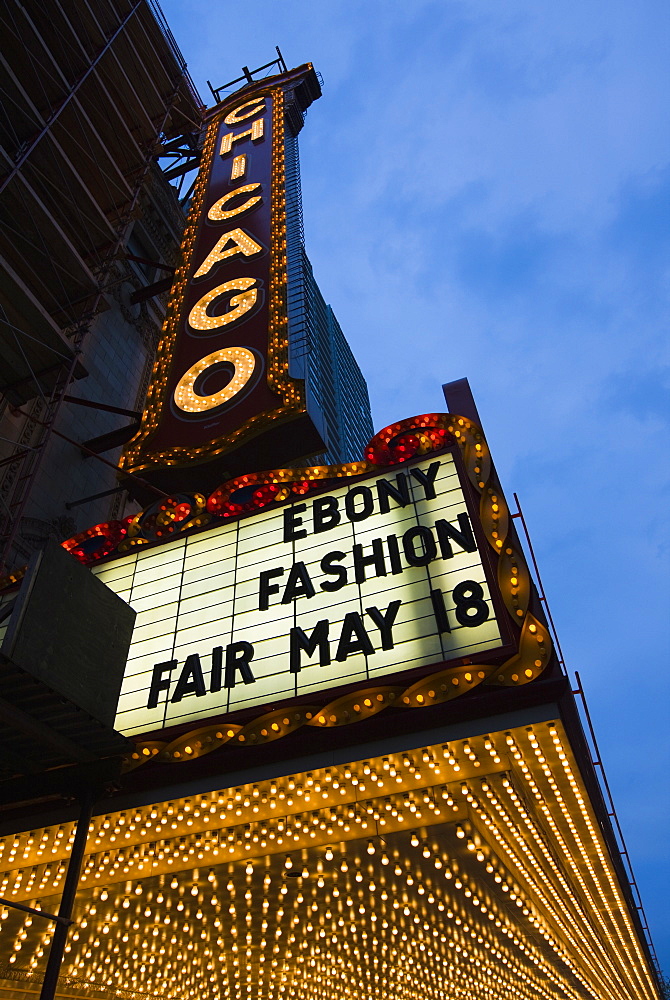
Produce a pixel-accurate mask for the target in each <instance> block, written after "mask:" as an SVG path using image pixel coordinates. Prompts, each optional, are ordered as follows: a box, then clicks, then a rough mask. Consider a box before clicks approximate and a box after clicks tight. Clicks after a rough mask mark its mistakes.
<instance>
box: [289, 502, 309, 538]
mask: <svg viewBox="0 0 670 1000" xmlns="http://www.w3.org/2000/svg"><path fill="white" fill-rule="evenodd" d="M306 510H307V504H306V503H294V504H293V505H292V506H291V507H286V509H285V510H284V541H285V542H293V541H295V539H296V538H306V537H307V528H300V527H299V525H301V524H302V518H301V517H298V514H302V513H303V512H304V511H306Z"/></svg>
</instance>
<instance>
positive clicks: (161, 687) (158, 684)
mask: <svg viewBox="0 0 670 1000" xmlns="http://www.w3.org/2000/svg"><path fill="white" fill-rule="evenodd" d="M176 666H177V661H176V660H166V661H165V663H157V664H156V665H155V667H154V670H153V673H152V675H151V687H150V688H149V700H148V701H147V708H155V707H156V705H157V704H158V695H159V694H160V693H161V691H169V690H170V678H169V677H164V676H163V674H169V673H171V672H172V671H173V670H174V669H175V667H176Z"/></svg>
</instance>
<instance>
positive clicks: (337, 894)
mask: <svg viewBox="0 0 670 1000" xmlns="http://www.w3.org/2000/svg"><path fill="white" fill-rule="evenodd" d="M72 841H73V828H72V826H71V825H65V826H60V827H50V828H47V829H44V830H33V831H30V832H26V833H22V834H18V835H16V836H13V837H8V838H6V839H5V840H4V841H3V842H2V845H1V854H0V857H1V858H2V861H3V863H4V865H3V866H4V868H5V869H6V870H5V872H4V874H3V875H2V881H1V883H0V895H3V896H7V897H9V898H11V899H12V900H15V901H17V902H23V903H28V904H29V905H33V906H37V907H38V908H39V907H42V908H44V909H47V910H50V911H53V910H54V909H55V908H56V907H57V904H58V895H59V893H60V890H61V888H62V880H63V877H64V871H65V864H66V861H67V857H68V852H69V850H70V849H71V845H72ZM87 851H88V853H87V857H86V859H85V862H84V868H83V872H82V877H81V883H80V889H79V893H78V897H77V906H76V912H75V921H76V922H75V925H74V926H73V927H72V929H71V930H70V934H69V938H68V944H67V948H66V954H65V960H64V964H63V967H62V976H61V981H60V985H59V995H61V996H68V997H83V996H91V995H92V996H96V997H109V998H112V997H119V998H123V997H128V998H131V1000H132V998H140V997H171V998H172V997H174V998H184V1000H185V998H187V997H195V996H198V997H221V998H231V1000H242V998H247V997H254V998H256V997H258V998H262V1000H280V998H287V997H290V998H296V1000H308V998H309V1000H314V998H323V1000H332V998H336V1000H339V998H353V1000H373V998H374V1000H377V998H384V1000H387V998H394V1000H395V998H397V1000H452V998H475V997H476V998H477V1000H480V998H486V1000H503V998H504V1000H511V998H515V1000H516V998H521V1000H584V998H593V1000H632V998H636V1000H643V998H644V1000H652V998H655V997H657V994H656V993H655V991H654V986H653V984H652V979H651V977H650V973H649V969H648V966H647V960H646V957H645V952H644V949H643V948H642V946H641V944H640V941H639V939H638V937H637V934H636V928H635V925H634V923H633V920H632V918H631V914H630V910H629V907H628V901H627V898H626V897H625V896H624V894H623V892H622V890H621V887H620V883H619V882H618V879H617V875H616V873H615V871H614V869H613V866H612V863H611V860H610V856H609V853H608V850H607V847H606V845H605V843H604V841H603V838H602V834H601V832H600V826H599V823H598V820H597V818H596V816H595V814H594V812H593V810H592V808H591V805H590V801H589V797H588V794H587V791H586V789H585V787H584V784H583V781H582V778H581V776H580V773H579V771H578V769H577V766H576V764H575V760H574V757H573V753H572V750H571V748H570V745H569V742H568V740H567V738H566V735H565V731H564V729H563V727H562V725H561V723H560V722H551V721H550V722H543V723H541V724H536V725H533V726H529V727H519V728H517V729H513V730H509V731H505V732H498V733H495V734H491V735H486V736H477V737H475V738H472V739H469V740H456V741H451V742H449V743H444V744H441V743H440V744H436V745H434V746H428V747H424V748H421V749H418V750H412V751H407V752H405V753H400V754H389V755H388V756H386V757H376V758H373V759H368V760H364V761H359V762H356V763H352V764H350V765H338V766H331V767H326V768H321V769H315V770H313V771H309V772H303V773H300V774H294V775H291V776H284V777H281V778H277V779H276V780H268V781H263V782H259V783H258V784H255V785H251V784H249V785H244V786H241V787H237V788H228V789H225V790H222V791H214V792H210V793H208V794H199V795H195V796H192V797H191V798H185V799H180V800H175V801H167V802H160V803H157V804H155V805H148V806H144V807H142V808H137V809H128V810H126V811H125V812H116V813H109V814H107V815H101V816H98V817H97V818H96V819H95V820H94V821H93V823H92V826H91V832H90V836H89V841H88V847H87ZM1 916H2V920H1V921H0V927H1V931H0V963H1V969H0V974H1V975H2V986H1V988H2V990H3V995H4V996H16V997H17V998H18V997H19V996H24V995H25V994H26V993H31V992H37V991H39V982H40V978H41V976H42V974H43V971H44V966H45V961H46V957H47V954H48V944H49V938H50V933H51V931H50V926H51V925H48V924H46V922H45V921H43V920H41V919H38V918H35V917H30V916H28V915H24V914H22V913H20V912H18V911H16V910H9V909H5V910H4V911H3V912H2V914H1Z"/></svg>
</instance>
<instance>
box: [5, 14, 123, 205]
mask: <svg viewBox="0 0 670 1000" xmlns="http://www.w3.org/2000/svg"><path fill="white" fill-rule="evenodd" d="M141 4H142V0H136V2H135V3H134V4H133V6H132V7H131V9H130V10H129V12H128V13H127V14H126V16H125V17H124V19H123V21H122V22H121V24H120V25H119V26H118V28H117V29H116V31H115V32H114V33H113V34H112V35H110V37H109V38H108V39H107V41H106V42H105V44H104V45H103V47H102V48H101V49H100V51H99V52H98V54H97V56H96V57H95V59H94V60H93V61H92V62H91V64H90V65H89V67H88V69H87V70H86V72H85V73H82V75H81V76H80V77H79V79H78V80H77V82H76V83H75V84H74V86H73V87H72V88H71V90H70V92H69V94H68V95H67V97H65V98H64V100H62V101H61V103H60V105H59V106H58V108H56V110H55V111H53V112H52V113H51V115H50V117H49V118H48V119H47V121H46V123H45V125H44V127H43V128H42V129H40V131H39V132H38V133H37V135H36V136H35V138H34V139H33V141H32V142H31V143H30V144H29V145H28V148H27V149H26V150H25V152H24V153H22V155H21V156H20V157H19V159H18V160H17V161H16V163H15V164H14V166H13V168H12V170H11V171H10V172H9V173H8V174H7V176H6V177H5V178H4V179H3V181H2V183H0V194H2V192H3V191H4V190H5V188H6V187H7V185H8V184H9V182H10V181H11V180H12V179H13V178H14V177H15V176H16V175H17V173H18V172H19V171H20V170H21V167H22V166H23V164H24V163H25V162H26V160H27V159H28V157H29V156H30V154H31V153H32V151H33V150H34V148H35V146H37V144H38V143H39V142H41V140H42V139H43V138H44V136H45V135H46V134H47V132H49V130H50V129H51V127H52V126H53V123H54V122H55V121H56V119H57V118H58V117H59V115H60V114H61V112H62V111H64V110H65V108H66V107H67V106H68V104H69V103H70V101H71V100H72V98H73V97H74V96H75V94H76V93H77V91H78V89H79V88H80V87H81V85H82V83H83V82H84V80H87V79H88V77H89V76H90V75H91V73H92V72H93V71H94V69H95V68H96V66H97V65H98V63H99V62H100V60H101V59H102V57H103V56H104V54H105V52H107V50H108V49H109V47H110V46H111V45H112V43H113V42H114V39H115V38H116V37H117V35H120V34H121V32H122V31H123V29H124V28H125V26H126V24H127V23H128V21H129V20H130V19H131V17H132V16H133V14H134V13H135V11H136V10H137V8H138V7H140V6H141Z"/></svg>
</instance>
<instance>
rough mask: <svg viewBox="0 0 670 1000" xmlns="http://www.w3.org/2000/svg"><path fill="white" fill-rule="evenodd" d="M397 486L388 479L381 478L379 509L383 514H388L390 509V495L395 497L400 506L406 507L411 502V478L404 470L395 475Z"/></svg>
mask: <svg viewBox="0 0 670 1000" xmlns="http://www.w3.org/2000/svg"><path fill="white" fill-rule="evenodd" d="M395 481H396V484H397V485H396V486H394V485H393V483H390V482H389V481H388V479H380V480H379V482H378V483H377V498H378V499H379V509H380V511H381V512H382V514H388V512H389V509H390V504H389V497H393V499H394V500H395V502H396V503H397V504H398V506H399V507H406V506H407V504H408V503H409V499H410V498H409V480H408V478H407V476H406V475H405V473H404V472H399V473H398V475H397V476H396V477H395Z"/></svg>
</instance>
